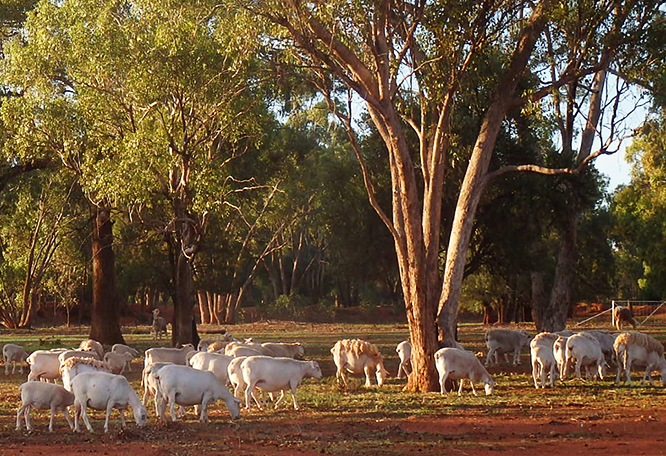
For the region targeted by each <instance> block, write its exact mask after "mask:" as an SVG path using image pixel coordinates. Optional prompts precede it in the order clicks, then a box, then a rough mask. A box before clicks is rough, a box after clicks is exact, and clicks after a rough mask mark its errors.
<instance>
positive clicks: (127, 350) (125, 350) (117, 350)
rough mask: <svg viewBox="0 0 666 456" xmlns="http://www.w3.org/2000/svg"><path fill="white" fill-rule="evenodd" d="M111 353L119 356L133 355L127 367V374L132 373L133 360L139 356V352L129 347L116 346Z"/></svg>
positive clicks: (123, 345)
mask: <svg viewBox="0 0 666 456" xmlns="http://www.w3.org/2000/svg"><path fill="white" fill-rule="evenodd" d="M111 353H118V354H124V353H129V354H130V355H132V358H131V359H130V360H129V361H127V365H126V366H125V367H126V369H127V372H132V360H133V359H134V358H136V357H138V356H139V351H138V350H137V349H135V348H132V347H130V346H129V345H125V344H114V345H113V346H112V347H111Z"/></svg>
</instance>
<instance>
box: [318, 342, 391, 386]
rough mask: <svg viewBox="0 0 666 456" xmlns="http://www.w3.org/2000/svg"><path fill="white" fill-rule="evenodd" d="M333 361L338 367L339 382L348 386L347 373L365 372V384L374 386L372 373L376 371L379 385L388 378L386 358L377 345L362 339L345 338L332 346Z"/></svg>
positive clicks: (337, 376) (336, 374)
mask: <svg viewBox="0 0 666 456" xmlns="http://www.w3.org/2000/svg"><path fill="white" fill-rule="evenodd" d="M331 354H332V355H333V361H334V362H335V366H336V367H337V371H336V373H335V376H336V378H337V380H338V382H342V384H343V385H344V386H345V387H346V386H347V379H346V378H345V373H347V372H349V373H352V374H365V386H372V382H371V381H370V375H371V374H372V372H374V373H375V376H376V378H377V385H379V386H382V385H383V384H384V380H386V378H388V372H387V371H386V369H385V368H384V358H382V355H381V353H379V349H378V348H377V346H376V345H373V344H371V343H370V342H366V341H364V340H360V339H343V340H339V341H337V342H336V343H335V345H334V346H333V348H331Z"/></svg>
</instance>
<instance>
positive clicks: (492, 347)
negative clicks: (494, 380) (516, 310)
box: [484, 328, 532, 366]
mask: <svg viewBox="0 0 666 456" xmlns="http://www.w3.org/2000/svg"><path fill="white" fill-rule="evenodd" d="M531 338H532V336H530V335H529V334H528V333H527V331H524V330H522V329H519V330H514V329H506V328H494V329H489V330H487V331H486V333H485V335H484V339H485V341H486V346H487V347H488V356H487V358H486V366H488V365H490V364H492V359H493V355H494V357H495V364H498V363H499V361H498V357H497V355H502V354H503V355H504V358H505V359H506V362H507V363H508V362H509V359H508V354H509V353H513V365H514V366H517V365H518V364H520V351H521V350H522V349H523V345H525V344H527V343H529V341H530V339H531Z"/></svg>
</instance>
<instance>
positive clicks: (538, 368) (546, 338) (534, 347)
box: [530, 332, 559, 389]
mask: <svg viewBox="0 0 666 456" xmlns="http://www.w3.org/2000/svg"><path fill="white" fill-rule="evenodd" d="M558 338H559V336H558V335H557V334H553V333H549V332H542V333H540V334H537V336H536V337H535V338H534V339H532V341H531V342H530V357H531V358H532V379H533V380H534V387H535V388H536V389H539V384H538V382H537V377H540V378H541V388H545V387H546V373H547V372H548V374H549V375H550V387H551V388H552V387H553V385H554V382H555V372H556V368H557V361H556V360H555V355H554V353H553V345H554V344H555V341H556V340H557V339H558Z"/></svg>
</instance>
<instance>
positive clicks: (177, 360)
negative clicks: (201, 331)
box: [143, 344, 195, 367]
mask: <svg viewBox="0 0 666 456" xmlns="http://www.w3.org/2000/svg"><path fill="white" fill-rule="evenodd" d="M191 351H195V350H194V345H192V344H185V345H183V346H182V347H181V348H166V347H156V348H149V349H148V350H146V358H145V359H144V360H143V365H144V367H145V366H150V365H151V364H153V363H173V364H181V365H183V366H184V365H186V364H187V354H188V353H189V352H191Z"/></svg>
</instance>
